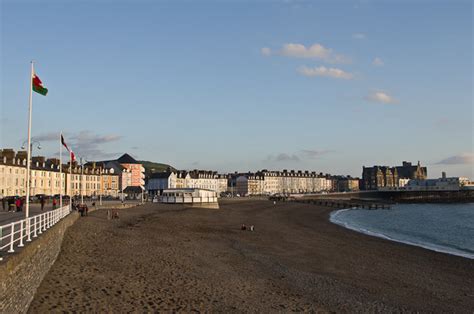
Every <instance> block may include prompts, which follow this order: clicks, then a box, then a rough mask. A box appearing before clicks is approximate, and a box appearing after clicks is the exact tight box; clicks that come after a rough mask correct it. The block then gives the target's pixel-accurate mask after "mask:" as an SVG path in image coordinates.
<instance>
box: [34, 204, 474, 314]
mask: <svg viewBox="0 0 474 314" xmlns="http://www.w3.org/2000/svg"><path fill="white" fill-rule="evenodd" d="M220 205H221V209H219V210H216V209H196V208H192V209H190V208H184V207H182V206H173V205H162V204H147V205H145V206H142V207H137V208H133V209H125V210H121V211H120V220H114V221H108V220H107V219H106V214H105V213H104V212H103V211H100V210H99V211H97V212H94V213H91V215H90V216H89V217H86V218H85V219H81V220H79V221H78V222H77V223H76V224H75V225H74V226H72V227H71V228H70V230H68V232H67V234H66V237H65V240H64V245H63V248H62V251H61V253H60V254H59V257H58V260H57V262H56V263H55V264H54V265H53V267H52V268H51V270H50V272H49V273H48V275H47V276H46V278H45V279H44V281H43V282H42V284H41V286H40V288H39V289H38V291H37V294H36V296H35V298H34V300H33V302H32V304H31V307H30V312H32V313H34V312H45V311H58V310H66V311H108V312H115V311H119V312H124V311H138V310H145V311H146V310H148V311H156V310H162V311H192V310H198V311H206V310H207V311H209V310H212V311H216V312H250V311H251V312H255V311H257V312H268V311H280V312H281V311H285V312H287V311H338V312H367V311H369V312H381V311H384V312H385V311H390V312H407V311H409V312H417V311H421V312H423V311H427V312H439V311H444V312H461V313H462V312H467V313H468V312H470V311H472V308H474V298H473V296H474V288H473V287H474V261H473V260H470V259H466V258H461V257H457V256H452V255H447V254H442V253H437V252H433V251H428V250H425V249H422V248H419V247H415V246H408V245H405V244H401V243H397V242H393V241H387V240H384V239H380V238H376V237H371V236H367V235H364V234H361V233H358V232H355V231H352V230H348V229H346V228H343V227H341V226H339V225H336V224H333V223H331V222H330V221H329V216H330V213H331V211H332V210H333V209H332V208H324V207H321V206H315V205H309V204H297V203H284V202H283V203H277V205H273V203H272V202H268V201H258V200H245V201H243V200H239V201H232V200H224V201H223V202H221V204H220ZM242 223H245V224H247V225H250V224H252V225H255V231H254V232H250V231H241V230H240V226H241V224H242Z"/></svg>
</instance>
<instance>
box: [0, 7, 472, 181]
mask: <svg viewBox="0 0 474 314" xmlns="http://www.w3.org/2000/svg"><path fill="white" fill-rule="evenodd" d="M0 3H1V6H0V10H1V26H0V27H1V30H0V31H1V55H0V58H1V65H0V66H1V68H0V86H1V89H0V93H1V95H0V100H1V105H0V148H2V147H3V148H14V149H15V150H18V149H20V147H21V146H22V143H23V142H24V141H25V140H26V138H27V122H28V120H27V118H28V96H29V75H30V61H31V60H35V72H36V74H37V75H38V76H39V77H40V79H41V80H42V81H43V83H44V85H45V86H46V87H47V88H48V89H49V92H48V95H47V96H46V97H44V96H41V95H39V94H34V95H33V122H32V135H33V137H34V139H35V140H36V141H37V142H39V143H40V144H41V147H42V149H41V151H38V149H37V147H36V146H37V144H36V143H35V146H34V148H33V149H34V155H37V154H41V155H45V156H48V157H53V156H56V155H57V154H58V151H59V143H58V137H59V133H60V132H63V134H64V137H65V139H66V142H68V144H69V146H71V147H72V149H73V150H74V151H75V152H76V155H77V156H83V157H84V158H85V159H87V160H102V159H110V158H114V157H118V156H120V155H121V154H123V153H126V152H127V153H129V154H131V155H132V156H134V157H135V158H137V159H140V160H151V161H156V162H163V163H168V164H171V165H173V166H174V167H176V168H179V169H212V170H217V171H221V172H233V171H256V170H259V169H272V170H283V169H288V170H290V169H295V170H311V171H317V172H324V173H331V174H343V175H352V176H361V173H362V166H373V165H388V166H396V165H401V163H402V161H404V160H407V161H412V162H413V163H416V162H417V161H420V162H421V164H422V165H425V166H427V167H428V176H429V177H433V178H436V177H440V176H441V171H446V172H447V174H448V176H467V177H470V178H474V170H473V168H474V154H473V133H474V132H473V121H474V116H473V95H472V90H473V79H472V72H473V63H472V53H473V31H472V26H473V25H472V18H473V4H472V2H471V1H463V0H454V1H453V0H450V1H447V0H446V1H440V0H438V1H437V0H435V1H416V0H415V1H291V0H288V1H276V0H275V1H237V0H236V1H199V3H197V2H192V1H173V2H172V1H140V0H139V1H124V0H122V1H120V0H119V1H105V0H98V1H59V0H58V1H22V0H16V1H13V0H0Z"/></svg>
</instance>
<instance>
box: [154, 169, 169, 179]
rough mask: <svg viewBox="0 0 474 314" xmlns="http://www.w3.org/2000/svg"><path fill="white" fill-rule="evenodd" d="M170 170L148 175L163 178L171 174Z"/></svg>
mask: <svg viewBox="0 0 474 314" xmlns="http://www.w3.org/2000/svg"><path fill="white" fill-rule="evenodd" d="M171 173H172V172H169V171H165V172H155V173H152V174H151V175H150V179H165V178H168V177H169V176H170V175H171Z"/></svg>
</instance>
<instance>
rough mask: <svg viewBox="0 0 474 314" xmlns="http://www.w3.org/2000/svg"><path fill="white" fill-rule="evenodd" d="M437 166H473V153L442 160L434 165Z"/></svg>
mask: <svg viewBox="0 0 474 314" xmlns="http://www.w3.org/2000/svg"><path fill="white" fill-rule="evenodd" d="M436 164H437V165H466V164H474V153H462V154H460V155H455V156H451V157H448V158H446V159H443V160H441V161H439V162H437V163H436Z"/></svg>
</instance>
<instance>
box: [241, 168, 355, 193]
mask: <svg viewBox="0 0 474 314" xmlns="http://www.w3.org/2000/svg"><path fill="white" fill-rule="evenodd" d="M234 176H235V177H236V178H235V180H234V182H235V191H236V193H239V194H240V195H272V194H278V193H281V194H296V193H318V192H329V191H336V190H337V178H336V177H333V176H330V175H327V174H326V175H323V174H322V173H319V174H318V173H316V172H314V171H313V172H310V171H301V170H298V171H295V170H290V171H288V170H283V171H269V170H267V169H264V170H261V171H258V172H255V173H251V172H249V173H242V174H234ZM356 181H357V187H356V186H354V185H351V188H352V189H354V190H358V182H359V180H358V179H357V180H356Z"/></svg>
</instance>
